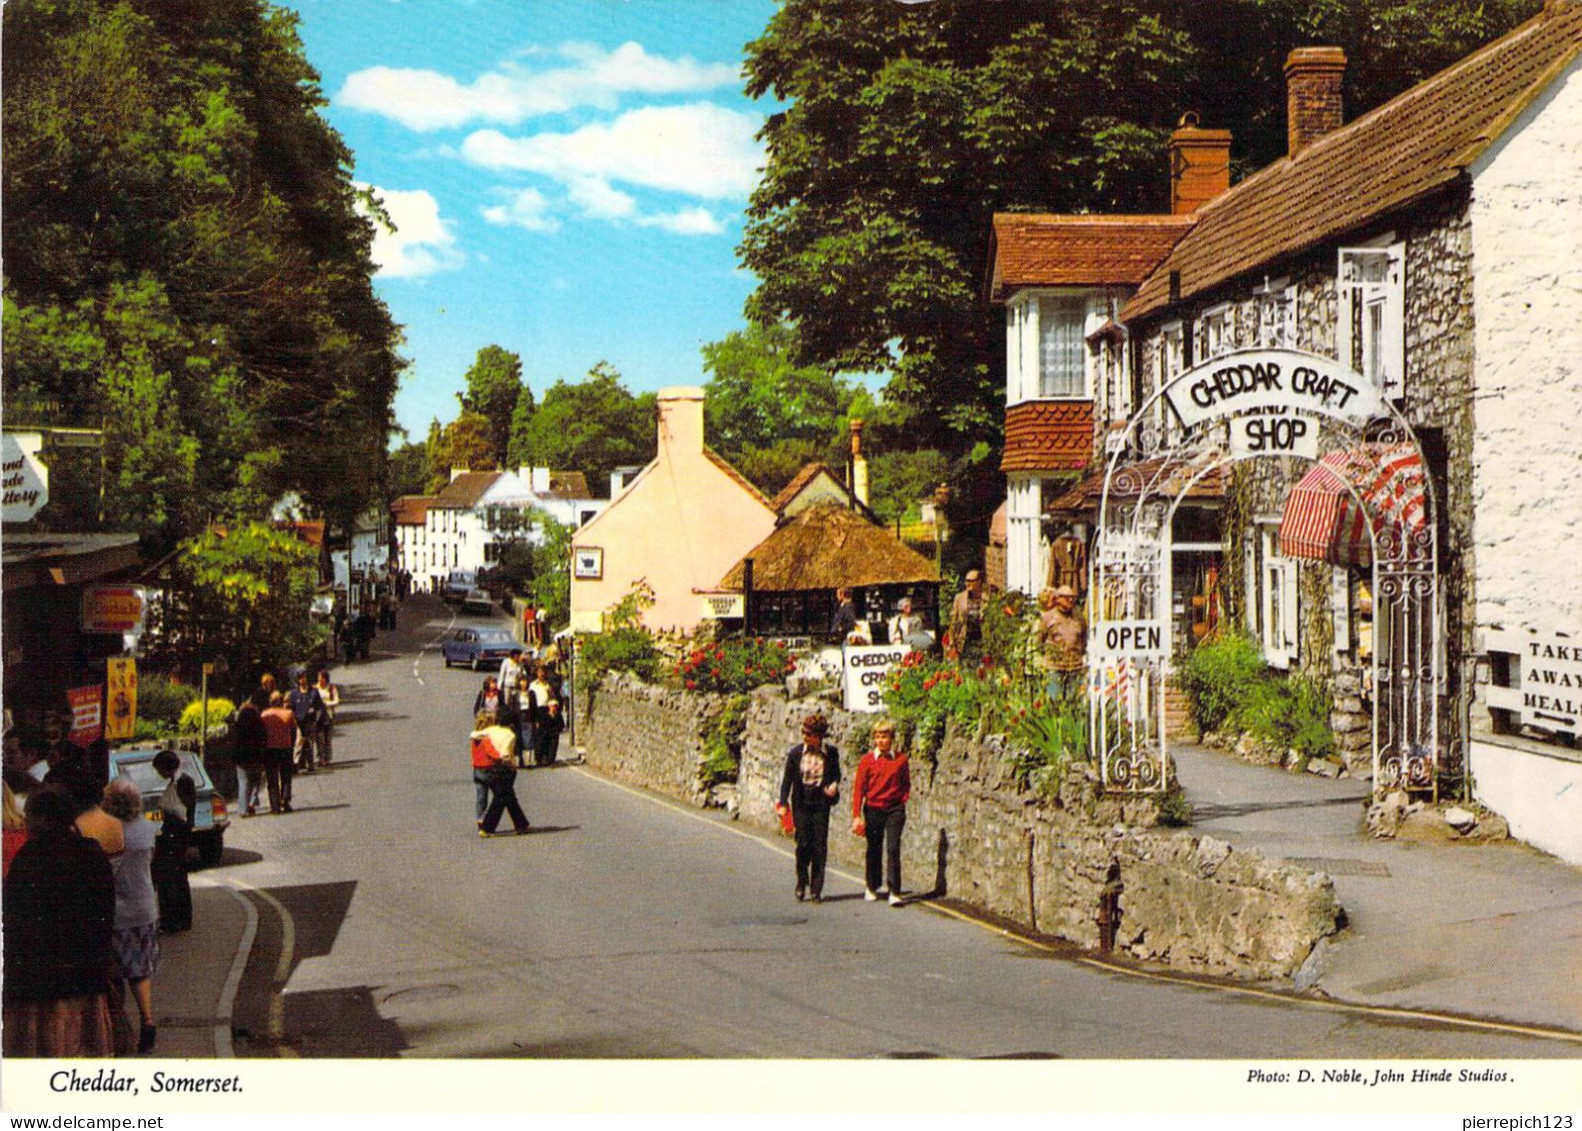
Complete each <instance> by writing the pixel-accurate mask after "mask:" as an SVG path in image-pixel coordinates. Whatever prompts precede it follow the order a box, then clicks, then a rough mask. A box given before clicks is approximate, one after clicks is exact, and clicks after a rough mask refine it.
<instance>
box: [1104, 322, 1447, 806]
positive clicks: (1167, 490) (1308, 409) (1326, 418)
mask: <svg viewBox="0 0 1582 1131" xmlns="http://www.w3.org/2000/svg"><path fill="white" fill-rule="evenodd" d="M1258 365H1262V366H1264V367H1265V370H1264V372H1265V374H1266V375H1267V374H1268V373H1269V372H1270V367H1278V369H1277V370H1275V372H1276V373H1277V374H1283V375H1284V376H1286V377H1290V376H1291V375H1292V374H1293V373H1294V372H1295V371H1296V369H1298V368H1302V369H1304V371H1312V372H1314V373H1317V374H1320V375H1321V379H1322V380H1323V381H1327V382H1329V383H1330V385H1329V387H1330V388H1331V389H1334V388H1335V387H1337V386H1338V387H1340V388H1343V389H1346V390H1348V391H1349V392H1350V394H1352V396H1355V397H1356V399H1357V402H1358V403H1357V404H1356V405H1352V404H1350V400H1351V397H1350V396H1344V395H1338V394H1337V395H1331V396H1329V397H1328V398H1327V399H1319V400H1315V401H1313V403H1306V404H1304V403H1302V402H1301V401H1300V399H1297V400H1294V401H1293V399H1292V398H1291V397H1289V396H1285V395H1284V394H1285V393H1287V392H1288V390H1286V389H1283V388H1282V389H1278V390H1277V391H1278V392H1279V393H1280V394H1282V395H1281V396H1280V397H1272V396H1270V397H1262V398H1260V397H1257V396H1254V397H1252V398H1251V399H1246V400H1237V399H1236V398H1235V397H1234V396H1233V397H1227V398H1225V399H1224V400H1223V401H1222V402H1221V405H1222V407H1220V408H1217V409H1216V408H1215V407H1214V405H1213V404H1212V403H1211V404H1209V405H1203V404H1202V403H1201V401H1202V400H1203V399H1209V400H1210V401H1211V402H1212V401H1213V399H1214V397H1213V395H1212V394H1211V395H1209V396H1208V397H1206V398H1204V397H1200V398H1199V403H1198V404H1197V406H1196V407H1197V408H1198V409H1205V410H1206V411H1201V412H1198V411H1195V410H1194V411H1189V412H1188V413H1185V414H1183V413H1181V412H1178V405H1179V403H1180V401H1181V396H1182V394H1183V393H1184V392H1185V391H1186V390H1189V389H1196V390H1197V391H1201V384H1202V382H1204V381H1205V380H1212V379H1213V378H1215V377H1217V376H1218V375H1219V374H1220V373H1221V372H1222V371H1225V370H1228V369H1231V370H1234V369H1251V368H1252V367H1254V366H1258ZM1222 384H1223V382H1222ZM1266 391H1268V390H1266ZM1271 400H1273V401H1280V402H1283V403H1271ZM1335 400H1339V401H1340V405H1339V406H1338V407H1339V408H1340V409H1342V410H1343V411H1330V410H1331V409H1332V408H1336V407H1337V406H1335V405H1333V404H1332V403H1330V402H1333V401H1335ZM1344 410H1349V411H1344ZM1167 411H1168V412H1169V413H1170V414H1171V416H1172V417H1173V422H1174V423H1175V424H1176V425H1179V428H1178V429H1172V426H1171V424H1170V423H1167V421H1166V417H1165V413H1166V412H1167ZM1254 417H1266V418H1273V419H1283V420H1295V419H1301V420H1307V421H1310V422H1317V423H1318V425H1319V427H1320V428H1321V429H1323V431H1322V432H1321V433H1320V434H1318V435H1315V437H1314V441H1315V442H1314V444H1313V446H1312V448H1311V449H1310V450H1307V451H1301V452H1297V451H1291V450H1267V451H1237V450H1234V445H1233V444H1232V443H1231V441H1230V437H1231V433H1232V431H1233V429H1235V428H1236V427H1237V424H1236V423H1235V422H1237V421H1246V420H1249V419H1251V418H1254ZM1173 430H1174V431H1178V432H1179V435H1171V434H1170V433H1171V432H1172V431H1173ZM1319 435H1322V436H1323V437H1324V438H1327V439H1338V440H1339V441H1340V443H1341V444H1342V445H1344V446H1350V447H1355V446H1358V445H1361V444H1370V445H1376V446H1378V447H1380V448H1384V447H1389V446H1398V445H1410V447H1411V449H1412V451H1413V453H1414V454H1415V456H1416V458H1417V460H1418V463H1419V466H1421V467H1422V470H1423V474H1422V490H1423V505H1424V515H1423V520H1422V521H1421V522H1420V523H1418V524H1414V525H1413V526H1412V527H1411V528H1409V529H1406V528H1403V527H1401V526H1400V525H1398V524H1396V523H1392V522H1389V521H1382V520H1381V516H1380V515H1379V513H1378V508H1377V507H1375V506H1374V504H1373V503H1372V501H1371V500H1370V499H1368V498H1366V497H1364V495H1363V494H1362V493H1361V492H1360V491H1359V490H1358V489H1357V487H1356V485H1355V484H1353V483H1351V482H1349V481H1348V480H1346V479H1345V478H1344V477H1340V476H1337V480H1338V481H1339V483H1340V485H1341V486H1343V487H1344V488H1345V490H1346V492H1347V494H1348V495H1349V496H1350V498H1351V500H1352V502H1353V504H1354V505H1355V506H1357V507H1358V508H1359V509H1360V510H1361V511H1362V513H1364V514H1365V515H1366V516H1367V517H1368V520H1369V521H1368V522H1367V534H1368V539H1369V548H1370V550H1371V567H1372V579H1373V590H1372V591H1373V595H1374V596H1373V599H1374V624H1375V632H1376V640H1375V646H1374V650H1373V657H1372V662H1371V665H1370V669H1369V670H1368V671H1367V672H1366V673H1365V675H1366V677H1367V682H1368V685H1369V687H1370V688H1371V691H1372V697H1373V710H1372V712H1371V714H1372V735H1371V740H1372V763H1373V782H1374V791H1375V793H1381V792H1384V791H1387V790H1390V789H1396V788H1406V789H1409V790H1414V791H1425V792H1427V791H1433V790H1434V789H1435V788H1436V785H1437V774H1438V767H1439V762H1440V703H1439V698H1440V692H1441V678H1442V671H1443V658H1442V653H1443V640H1442V621H1441V615H1440V608H1441V606H1440V586H1439V570H1438V565H1439V545H1438V521H1437V516H1438V513H1439V504H1438V500H1437V498H1436V496H1435V487H1434V483H1433V477H1432V476H1431V475H1430V474H1428V470H1427V465H1426V464H1425V463H1423V462H1422V461H1423V449H1422V445H1421V443H1420V442H1419V440H1418V438H1417V435H1416V432H1415V431H1414V430H1413V428H1412V426H1411V423H1410V422H1409V421H1408V420H1407V419H1406V418H1405V416H1404V415H1403V414H1402V413H1401V411H1400V409H1399V408H1398V407H1397V406H1396V405H1394V404H1393V403H1391V402H1390V401H1387V400H1384V399H1383V398H1382V397H1379V396H1378V395H1377V393H1376V392H1374V391H1373V390H1372V389H1371V386H1369V384H1368V382H1367V379H1366V378H1365V377H1363V376H1362V375H1361V374H1359V373H1355V372H1354V371H1351V370H1349V369H1345V368H1343V367H1340V366H1339V365H1338V364H1337V363H1336V362H1335V361H1334V360H1333V359H1330V358H1324V357H1320V356H1318V355H1314V354H1308V353H1303V352H1301V351H1296V350H1242V351H1237V352H1234V353H1230V354H1224V355H1221V356H1219V357H1217V358H1214V359H1213V360H1211V361H1209V362H1206V363H1204V364H1202V365H1199V366H1196V367H1194V368H1192V369H1189V370H1187V371H1185V372H1183V373H1181V374H1180V375H1179V376H1177V377H1176V378H1174V379H1173V380H1172V381H1170V382H1168V383H1166V384H1165V385H1164V386H1163V387H1161V388H1160V389H1159V390H1158V391H1156V392H1155V393H1154V394H1153V396H1151V397H1150V398H1149V399H1148V400H1147V402H1145V403H1144V405H1143V406H1142V407H1141V408H1140V409H1139V410H1138V411H1136V412H1135V413H1133V415H1132V417H1131V420H1130V421H1129V422H1128V424H1127V426H1126V428H1125V429H1124V430H1123V432H1122V433H1121V434H1120V436H1119V442H1115V443H1113V448H1112V450H1111V452H1110V455H1109V458H1108V460H1107V461H1106V467H1105V477H1104V488H1103V492H1102V494H1101V496H1100V502H1099V511H1098V516H1097V523H1096V533H1095V541H1094V549H1093V553H1092V554H1091V556H1090V558H1089V567H1088V573H1089V577H1088V582H1089V584H1088V592H1089V601H1090V614H1091V624H1090V628H1089V639H1088V689H1089V697H1088V711H1089V728H1088V735H1089V739H1088V741H1089V751H1090V755H1091V756H1092V757H1093V758H1094V760H1095V761H1097V762H1098V764H1099V766H1100V769H1101V773H1102V775H1103V780H1104V783H1105V786H1106V788H1109V789H1113V790H1124V791H1132V790H1141V791H1152V790H1159V789H1163V788H1165V787H1166V785H1167V784H1168V782H1169V780H1170V769H1169V767H1170V753H1169V735H1168V733H1167V730H1166V727H1165V688H1166V684H1167V681H1168V680H1169V678H1170V675H1171V662H1172V655H1173V648H1172V640H1171V635H1172V625H1171V617H1170V615H1169V609H1168V602H1169V598H1170V595H1169V594H1168V593H1167V592H1165V591H1164V586H1163V578H1162V574H1163V568H1162V567H1163V564H1164V559H1163V555H1164V554H1165V553H1167V552H1168V547H1169V539H1168V537H1167V536H1166V532H1168V531H1169V530H1170V528H1171V523H1172V520H1173V518H1174V516H1175V513H1176V511H1177V509H1178V508H1179V507H1180V506H1181V504H1182V502H1183V500H1184V499H1185V498H1186V497H1187V495H1188V492H1190V491H1191V489H1192V487H1194V486H1195V485H1196V484H1197V483H1199V482H1200V481H1201V480H1202V479H1203V478H1204V477H1205V476H1207V475H1208V474H1210V473H1211V472H1213V471H1215V470H1216V469H1219V468H1223V467H1226V466H1229V465H1232V464H1234V463H1237V462H1241V461H1244V460H1248V459H1258V458H1268V457H1272V456H1278V457H1284V458H1291V457H1293V456H1294V457H1296V458H1300V459H1303V460H1304V461H1305V462H1308V463H1312V462H1314V461H1315V460H1316V459H1317V458H1318V457H1317V453H1316V441H1317V439H1318V438H1319ZM1337 450H1339V449H1338V448H1337ZM1289 490H1290V487H1289V485H1288V486H1287V488H1286V491H1287V493H1289ZM1150 626H1152V631H1150Z"/></svg>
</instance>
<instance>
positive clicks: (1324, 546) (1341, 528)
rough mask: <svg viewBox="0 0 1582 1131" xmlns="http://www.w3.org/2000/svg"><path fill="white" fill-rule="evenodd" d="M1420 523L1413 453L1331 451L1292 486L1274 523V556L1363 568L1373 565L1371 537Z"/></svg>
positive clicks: (1399, 449) (1373, 448)
mask: <svg viewBox="0 0 1582 1131" xmlns="http://www.w3.org/2000/svg"><path fill="white" fill-rule="evenodd" d="M1426 522H1427V501H1426V494H1425V490H1424V480H1423V461H1422V457H1421V456H1419V455H1418V453H1417V449H1416V448H1415V447H1413V446H1412V445H1410V444H1394V445H1388V446H1386V445H1379V444H1364V445H1362V446H1361V447H1358V448H1351V449H1348V450H1346V451H1343V452H1331V453H1330V454H1329V455H1327V456H1325V457H1324V458H1323V459H1321V460H1319V462H1318V463H1317V464H1316V465H1314V467H1313V468H1312V469H1311V470H1309V471H1308V473H1307V474H1306V475H1304V476H1303V477H1302V480H1301V482H1299V483H1298V484H1297V485H1296V486H1295V487H1294V488H1292V490H1291V494H1290V495H1289V496H1288V497H1287V498H1286V501H1285V514H1284V515H1283V517H1282V518H1281V520H1280V552H1281V553H1282V554H1284V555H1285V556H1286V557H1288V558H1306V559H1307V560H1309V561H1315V562H1329V563H1330V564H1331V565H1361V566H1366V565H1370V564H1371V563H1372V561H1373V549H1372V537H1371V536H1381V535H1386V534H1388V533H1390V532H1394V533H1396V534H1398V535H1399V536H1405V535H1408V534H1410V533H1411V532H1412V531H1415V530H1421V529H1422V528H1423V526H1424V525H1425V523H1426ZM1370 535H1371V536H1370Z"/></svg>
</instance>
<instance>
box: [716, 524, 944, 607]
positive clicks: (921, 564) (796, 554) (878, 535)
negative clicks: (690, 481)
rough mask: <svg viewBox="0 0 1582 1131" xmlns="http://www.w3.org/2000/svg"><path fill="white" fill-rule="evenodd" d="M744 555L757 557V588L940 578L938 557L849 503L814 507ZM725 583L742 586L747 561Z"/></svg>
mask: <svg viewBox="0 0 1582 1131" xmlns="http://www.w3.org/2000/svg"><path fill="white" fill-rule="evenodd" d="M744 556H745V557H748V558H752V559H753V588H754V589H755V590H767V591H769V592H775V593H789V592H797V591H801V590H816V589H837V588H839V587H840V586H842V585H850V586H852V587H853V588H860V587H862V586H866V585H918V584H925V583H930V582H932V583H935V584H937V583H938V582H939V571H938V570H936V569H935V568H934V563H933V562H931V561H929V560H928V559H927V558H925V557H923V555H922V554H919V553H918V552H917V551H916V550H913V549H911V548H910V547H908V546H906V545H904V544H903V543H902V542H901V541H900V540H899V539H897V538H896V536H895V535H894V534H892V533H891V532H890V531H889V530H887V529H886V528H884V527H882V526H876V525H874V524H873V523H871V522H869V521H868V520H867V519H866V518H863V517H862V516H861V515H859V514H857V513H855V512H853V511H849V510H847V509H846V508H845V507H837V506H816V507H809V508H808V509H807V510H805V511H803V512H802V513H801V514H799V515H797V516H796V517H795V518H793V519H792V520H791V521H789V522H787V523H785V524H784V525H783V526H780V527H778V528H777V529H776V530H775V531H774V533H773V534H771V535H769V537H767V538H765V539H764V540H763V541H762V542H760V543H758V545H757V546H755V547H753V549H752V550H751V551H749V552H748V553H747V554H746V555H744ZM720 588H721V589H725V590H737V591H740V590H741V588H742V564H741V562H737V563H736V564H735V565H734V566H732V567H731V571H730V572H729V573H727V574H726V575H725V576H724V578H722V579H721V581H720Z"/></svg>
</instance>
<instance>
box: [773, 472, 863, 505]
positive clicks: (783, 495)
mask: <svg viewBox="0 0 1582 1131" xmlns="http://www.w3.org/2000/svg"><path fill="white" fill-rule="evenodd" d="M821 476H823V477H826V478H828V480H829V482H830V484H831V485H833V487H834V489H835V490H834V492H830V493H838V494H839V495H840V496H841V501H842V503H843V504H845V505H850V503H851V492H850V491H849V490H847V488H846V484H844V483H842V482H841V481H840V476H838V475H836V474H835V473H834V472H833V471H832V470H830V468H829V465H828V464H823V463H810V464H808V465H807V466H806V467H804V468H803V469H802V470H801V471H799V472H797V473H796V474H795V475H794V476H792V477H791V482H789V483H787V484H786V485H785V486H784V487H782V488H780V493H779V494H778V495H776V496H775V497H774V501H773V502H771V503H770V504H769V505H770V506H771V507H773V508H774V512H775V514H784V513H785V509H786V508H787V507H789V506H790V505H791V504H792V503H793V502H795V501H796V499H797V496H799V495H801V494H802V493H803V492H804V491H806V490H808V489H809V488H810V487H812V486H813V485H814V484H815V483H817V482H818V481H819V478H820V477H821Z"/></svg>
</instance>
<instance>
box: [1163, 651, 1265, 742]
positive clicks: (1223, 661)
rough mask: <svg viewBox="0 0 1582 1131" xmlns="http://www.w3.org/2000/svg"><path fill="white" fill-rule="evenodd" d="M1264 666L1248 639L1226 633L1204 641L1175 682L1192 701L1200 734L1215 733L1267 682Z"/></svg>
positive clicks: (1178, 670) (1192, 654) (1193, 714)
mask: <svg viewBox="0 0 1582 1131" xmlns="http://www.w3.org/2000/svg"><path fill="white" fill-rule="evenodd" d="M1267 670H1268V669H1267V666H1266V665H1265V664H1264V662H1263V655H1262V654H1261V653H1260V652H1259V651H1258V645H1257V644H1256V643H1254V641H1253V639H1252V638H1251V637H1250V636H1245V635H1241V634H1227V635H1224V636H1220V637H1217V638H1215V639H1213V640H1208V641H1205V642H1204V643H1203V644H1200V645H1199V646H1198V647H1197V648H1195V649H1193V650H1192V651H1191V652H1190V653H1188V655H1187V658H1186V659H1185V660H1184V661H1182V663H1181V665H1180V667H1178V668H1177V669H1176V680H1177V682H1179V683H1180V685H1181V688H1182V690H1183V691H1185V692H1186V693H1187V694H1188V695H1189V696H1190V697H1191V699H1192V717H1193V719H1194V721H1196V723H1197V725H1198V729H1199V730H1200V731H1210V730H1218V729H1219V728H1220V727H1221V726H1222V725H1223V724H1224V723H1225V721H1226V719H1228V718H1229V717H1230V716H1231V715H1232V714H1233V713H1234V712H1235V711H1236V710H1237V709H1238V708H1239V707H1240V706H1241V705H1242V704H1243V703H1244V702H1245V700H1246V699H1247V697H1248V695H1249V694H1250V693H1251V691H1252V689H1253V688H1254V687H1255V686H1257V685H1259V684H1261V683H1263V682H1265V681H1266V679H1267V675H1266V673H1267Z"/></svg>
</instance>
